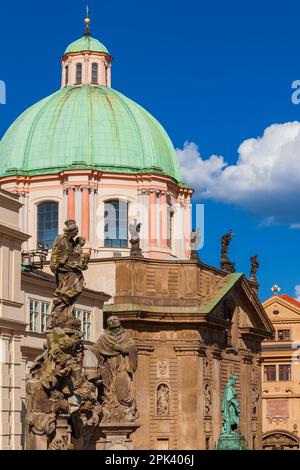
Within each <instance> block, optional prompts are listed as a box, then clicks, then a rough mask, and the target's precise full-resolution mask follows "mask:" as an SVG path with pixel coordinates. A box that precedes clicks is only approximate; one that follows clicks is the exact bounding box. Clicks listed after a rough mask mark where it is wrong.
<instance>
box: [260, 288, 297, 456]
mask: <svg viewBox="0 0 300 470" xmlns="http://www.w3.org/2000/svg"><path fill="white" fill-rule="evenodd" d="M272 290H273V293H274V295H273V296H272V297H271V298H269V299H268V300H266V301H265V302H263V306H264V309H265V311H266V313H267V315H268V317H269V319H270V320H271V322H272V324H273V326H274V329H275V336H274V338H273V339H272V340H267V341H264V342H263V344H262V362H263V368H262V374H263V377H262V419H263V448H264V449H266V450H269V449H285V450H288V449H290V450H296V449H299V448H300V435H299V427H300V424H299V421H300V406H299V405H300V302H298V301H297V300H296V299H294V298H292V297H290V296H289V295H286V294H281V295H280V294H279V291H280V288H279V287H278V286H277V285H276V286H274V287H273V288H272Z"/></svg>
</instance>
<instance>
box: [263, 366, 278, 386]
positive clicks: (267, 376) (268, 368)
mask: <svg viewBox="0 0 300 470" xmlns="http://www.w3.org/2000/svg"><path fill="white" fill-rule="evenodd" d="M271 368H272V371H271ZM269 371H270V372H269ZM272 372H273V373H275V376H274V378H271V377H272ZM276 381H277V367H276V364H266V365H264V382H276Z"/></svg>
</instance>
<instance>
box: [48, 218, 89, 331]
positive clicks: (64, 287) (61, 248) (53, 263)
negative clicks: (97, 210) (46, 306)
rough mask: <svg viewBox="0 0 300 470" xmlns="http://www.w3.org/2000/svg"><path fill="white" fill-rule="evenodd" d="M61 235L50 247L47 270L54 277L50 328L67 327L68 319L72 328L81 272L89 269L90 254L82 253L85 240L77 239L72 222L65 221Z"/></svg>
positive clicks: (74, 224) (81, 282) (80, 289)
mask: <svg viewBox="0 0 300 470" xmlns="http://www.w3.org/2000/svg"><path fill="white" fill-rule="evenodd" d="M65 225H66V228H65V229H64V234H63V235H59V236H58V237H57V238H56V240H55V242H54V245H53V249H52V254H51V260H50V268H51V270H52V272H53V273H54V274H55V277H56V283H57V289H56V290H55V292H54V294H53V308H52V312H51V317H50V323H49V326H50V328H53V327H55V326H60V327H61V326H66V325H65V321H66V319H69V326H70V327H72V317H73V305H74V303H75V302H76V301H77V300H78V298H79V296H80V295H81V292H82V289H83V286H84V277H83V274H82V271H84V270H86V269H87V267H88V262H89V259H90V255H89V254H88V253H84V252H83V246H84V245H85V239H84V238H83V237H77V238H75V237H76V236H77V234H78V227H77V225H76V222H75V220H67V221H66V222H65Z"/></svg>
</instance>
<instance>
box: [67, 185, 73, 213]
mask: <svg viewBox="0 0 300 470" xmlns="http://www.w3.org/2000/svg"><path fill="white" fill-rule="evenodd" d="M67 213H68V219H75V187H74V186H71V187H69V188H68V211H67Z"/></svg>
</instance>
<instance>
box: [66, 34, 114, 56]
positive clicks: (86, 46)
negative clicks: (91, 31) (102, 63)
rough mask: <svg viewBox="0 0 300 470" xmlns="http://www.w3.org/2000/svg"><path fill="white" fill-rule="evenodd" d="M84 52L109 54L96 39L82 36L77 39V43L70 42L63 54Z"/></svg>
mask: <svg viewBox="0 0 300 470" xmlns="http://www.w3.org/2000/svg"><path fill="white" fill-rule="evenodd" d="M84 51H90V52H104V53H105V54H109V52H108V50H107V49H106V47H105V46H104V45H103V44H102V43H101V42H100V41H98V39H95V38H92V37H91V36H83V37H82V38H80V39H77V41H74V42H72V43H71V44H70V45H69V46H68V47H67V49H66V50H65V54H69V53H71V52H84Z"/></svg>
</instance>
